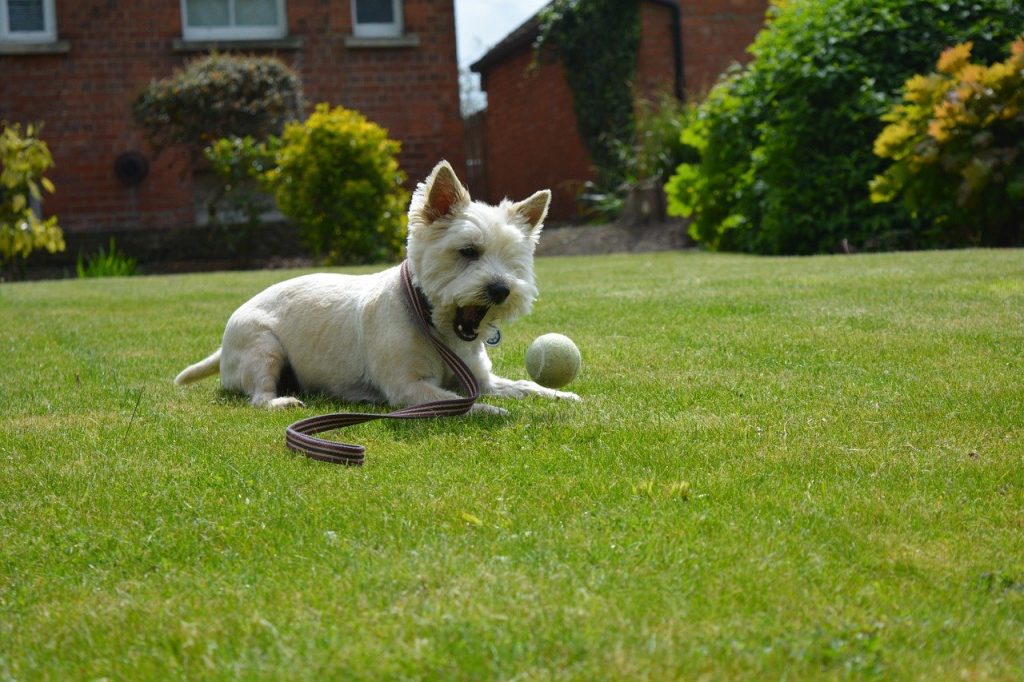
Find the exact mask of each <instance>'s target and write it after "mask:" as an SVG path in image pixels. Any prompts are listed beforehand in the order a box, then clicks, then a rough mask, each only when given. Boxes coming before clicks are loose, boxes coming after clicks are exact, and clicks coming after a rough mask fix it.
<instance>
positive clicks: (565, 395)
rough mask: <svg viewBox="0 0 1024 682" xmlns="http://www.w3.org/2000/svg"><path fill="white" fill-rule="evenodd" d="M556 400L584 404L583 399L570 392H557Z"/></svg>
mask: <svg viewBox="0 0 1024 682" xmlns="http://www.w3.org/2000/svg"><path fill="white" fill-rule="evenodd" d="M555 400H571V401H572V402H574V403H578V402H582V401H583V398H581V397H579V396H578V395H576V394H575V393H570V392H569V391H555Z"/></svg>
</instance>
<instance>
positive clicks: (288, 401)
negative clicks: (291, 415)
mask: <svg viewBox="0 0 1024 682" xmlns="http://www.w3.org/2000/svg"><path fill="white" fill-rule="evenodd" d="M305 406H306V404H305V403H304V402H302V401H301V400H299V399H298V398H292V397H291V396H283V397H281V398H274V399H273V400H268V401H267V402H265V403H264V404H263V407H265V408H267V409H268V410H285V409H288V408H289V407H305Z"/></svg>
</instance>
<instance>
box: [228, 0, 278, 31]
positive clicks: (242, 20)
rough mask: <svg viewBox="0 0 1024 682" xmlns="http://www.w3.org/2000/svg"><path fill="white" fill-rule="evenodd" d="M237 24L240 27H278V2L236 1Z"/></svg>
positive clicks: (258, 0) (273, 0)
mask: <svg viewBox="0 0 1024 682" xmlns="http://www.w3.org/2000/svg"><path fill="white" fill-rule="evenodd" d="M235 23H236V24H237V25H239V26H276V25H277V0H236V4H235Z"/></svg>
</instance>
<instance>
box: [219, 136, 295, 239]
mask: <svg viewBox="0 0 1024 682" xmlns="http://www.w3.org/2000/svg"><path fill="white" fill-rule="evenodd" d="M280 143H281V141H280V139H279V138H277V137H274V136H270V137H269V138H267V140H266V141H263V142H258V141H256V140H255V139H254V138H252V137H251V136H245V137H237V136H233V137H226V138H222V139H220V140H217V141H216V142H214V143H213V144H211V145H210V146H208V147H206V148H205V149H203V155H204V156H205V157H206V160H207V161H209V162H210V166H211V167H212V168H213V171H214V172H215V173H216V174H217V175H218V176H219V177H220V178H221V180H222V181H223V184H222V185H221V186H220V188H219V191H218V192H217V193H216V194H214V196H213V197H211V199H210V202H209V204H208V205H207V211H208V212H209V219H210V224H211V225H213V226H215V227H216V228H218V229H221V230H222V231H223V232H224V235H223V236H224V238H225V239H227V240H229V241H239V240H241V239H243V238H244V237H246V236H247V235H248V234H249V233H250V232H251V231H252V230H253V229H254V228H255V227H256V226H257V225H259V222H260V219H261V217H262V216H263V214H264V213H265V212H266V211H267V210H268V208H270V207H272V205H273V202H272V199H271V198H270V197H269V196H268V195H267V193H266V192H265V191H264V189H265V188H264V186H263V185H264V184H265V176H266V175H267V173H268V172H270V171H271V170H273V169H274V168H276V167H277V161H276V155H277V149H278V148H279V147H280Z"/></svg>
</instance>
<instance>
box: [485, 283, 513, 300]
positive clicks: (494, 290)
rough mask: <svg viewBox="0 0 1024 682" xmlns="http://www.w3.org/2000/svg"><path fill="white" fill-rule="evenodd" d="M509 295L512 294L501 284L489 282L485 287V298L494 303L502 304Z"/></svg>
mask: <svg viewBox="0 0 1024 682" xmlns="http://www.w3.org/2000/svg"><path fill="white" fill-rule="evenodd" d="M510 293H512V292H511V291H510V290H509V288H508V287H507V286H505V285H504V284H502V283H501V282H491V283H490V284H488V285H487V296H488V297H489V298H490V299H491V300H492V301H494V302H495V303H504V302H505V299H506V298H508V295H509V294H510Z"/></svg>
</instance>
